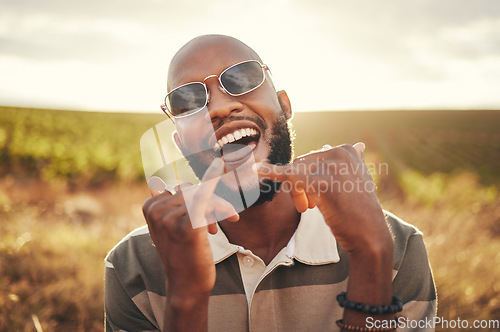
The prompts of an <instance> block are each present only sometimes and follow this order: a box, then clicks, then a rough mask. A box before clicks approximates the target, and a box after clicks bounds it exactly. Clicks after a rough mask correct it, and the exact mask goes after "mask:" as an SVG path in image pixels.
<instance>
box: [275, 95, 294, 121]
mask: <svg viewBox="0 0 500 332" xmlns="http://www.w3.org/2000/svg"><path fill="white" fill-rule="evenodd" d="M276 95H277V96H278V101H279V103H280V106H281V109H282V110H283V112H284V113H285V116H286V119H287V120H290V119H291V118H292V117H293V112H292V105H291V104H290V99H289V98H288V94H287V93H286V91H285V90H280V91H278V92H276Z"/></svg>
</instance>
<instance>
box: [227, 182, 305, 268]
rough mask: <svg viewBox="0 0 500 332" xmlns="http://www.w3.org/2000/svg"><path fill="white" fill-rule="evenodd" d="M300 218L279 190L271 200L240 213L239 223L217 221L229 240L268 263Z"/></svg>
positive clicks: (288, 198) (284, 244)
mask: <svg viewBox="0 0 500 332" xmlns="http://www.w3.org/2000/svg"><path fill="white" fill-rule="evenodd" d="M299 220H300V213H298V212H297V210H296V209H295V205H294V204H293V201H292V198H291V196H290V194H289V193H285V192H282V191H280V192H278V193H277V194H276V196H275V197H274V199H273V200H272V201H271V202H266V203H263V204H261V205H258V206H255V207H251V208H249V209H246V210H245V211H243V212H241V213H240V220H239V221H238V222H236V223H231V222H227V221H221V222H220V223H219V224H220V227H221V228H222V230H223V231H224V233H225V234H226V237H227V238H228V240H229V242H231V243H232V244H236V245H239V246H242V247H244V248H245V249H248V250H251V251H252V252H253V253H254V254H255V255H257V256H259V257H260V258H262V260H263V261H264V262H265V263H266V265H267V264H269V262H271V260H272V259H273V258H274V257H275V256H276V255H277V254H278V252H279V251H280V250H281V249H283V248H284V247H285V246H286V245H287V243H288V241H289V240H290V238H291V237H292V235H293V233H294V232H295V230H296V229H297V226H298V224H299Z"/></svg>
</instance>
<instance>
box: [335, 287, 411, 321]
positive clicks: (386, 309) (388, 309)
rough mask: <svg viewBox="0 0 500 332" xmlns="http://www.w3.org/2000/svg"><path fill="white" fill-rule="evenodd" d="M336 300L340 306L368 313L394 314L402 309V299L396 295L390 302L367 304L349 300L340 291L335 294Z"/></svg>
mask: <svg viewBox="0 0 500 332" xmlns="http://www.w3.org/2000/svg"><path fill="white" fill-rule="evenodd" d="M337 301H338V302H339V305H340V306H341V307H342V308H346V309H350V310H355V311H358V312H362V313H365V314H370V315H385V314H395V313H398V312H400V311H402V310H403V301H401V299H400V298H399V297H397V296H396V295H394V296H393V297H392V304H390V305H379V306H369V305H367V304H363V303H359V302H351V301H349V300H348V299H347V293H346V292H342V293H340V294H339V295H337Z"/></svg>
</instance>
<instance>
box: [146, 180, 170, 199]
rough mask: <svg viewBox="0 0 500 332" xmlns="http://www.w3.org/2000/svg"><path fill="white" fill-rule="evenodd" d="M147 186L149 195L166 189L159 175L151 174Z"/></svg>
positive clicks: (158, 193)
mask: <svg viewBox="0 0 500 332" xmlns="http://www.w3.org/2000/svg"><path fill="white" fill-rule="evenodd" d="M148 187H149V190H150V191H151V196H153V197H154V196H158V195H160V194H161V193H163V192H164V191H165V190H167V184H166V183H165V182H164V181H163V180H162V179H161V178H159V177H157V176H152V177H150V178H149V179H148Z"/></svg>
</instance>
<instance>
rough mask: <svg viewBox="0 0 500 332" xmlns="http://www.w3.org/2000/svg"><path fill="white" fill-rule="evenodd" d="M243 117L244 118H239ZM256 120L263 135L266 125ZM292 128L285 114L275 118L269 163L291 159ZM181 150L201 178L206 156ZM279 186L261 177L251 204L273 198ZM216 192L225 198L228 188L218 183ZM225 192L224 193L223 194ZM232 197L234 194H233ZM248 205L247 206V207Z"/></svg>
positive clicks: (281, 163) (268, 157) (257, 203)
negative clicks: (255, 196) (258, 189)
mask: <svg viewBox="0 0 500 332" xmlns="http://www.w3.org/2000/svg"><path fill="white" fill-rule="evenodd" d="M241 119H244V118H241ZM259 120H260V119H259ZM254 122H257V125H258V126H259V128H260V129H261V132H262V135H264V133H265V130H266V127H267V126H266V125H265V123H264V122H263V121H254ZM292 135H293V128H292V124H291V123H289V122H288V121H287V120H286V117H285V114H284V113H282V115H281V116H280V117H279V118H278V120H276V122H275V123H274V124H273V127H272V133H271V137H270V139H269V147H270V149H269V155H268V156H267V161H268V162H269V163H270V164H275V165H286V164H289V163H290V162H291V160H292V155H293V149H292V140H293V136H292ZM182 152H183V154H184V156H185V158H186V160H187V161H188V163H189V166H190V167H191V169H192V170H193V171H194V173H195V174H196V176H197V177H198V178H199V179H201V178H203V175H204V174H205V171H206V170H207V168H208V165H207V162H206V160H207V156H206V155H205V156H204V155H203V154H204V153H203V152H202V153H196V154H188V153H186V152H187V151H185V150H184V149H182ZM212 158H213V157H212ZM280 187H281V183H280V182H277V181H273V180H268V179H262V180H261V181H260V195H259V198H258V199H257V200H256V201H255V202H254V203H253V204H252V205H251V206H257V205H260V204H263V203H266V202H270V201H272V200H273V199H274V197H275V196H276V194H277V193H278V191H279V189H280ZM215 192H216V194H218V195H219V196H221V197H222V198H225V197H224V196H227V195H228V193H229V192H232V191H230V190H228V188H227V187H226V186H225V185H224V184H222V183H219V185H218V186H217V189H216V191H215ZM224 193H225V194H224ZM240 194H241V193H234V192H233V193H232V194H231V195H240ZM233 197H234V196H233ZM226 200H227V201H229V202H231V201H233V200H234V198H232V199H231V198H230V197H226ZM248 207H250V206H247V208H248Z"/></svg>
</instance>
